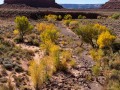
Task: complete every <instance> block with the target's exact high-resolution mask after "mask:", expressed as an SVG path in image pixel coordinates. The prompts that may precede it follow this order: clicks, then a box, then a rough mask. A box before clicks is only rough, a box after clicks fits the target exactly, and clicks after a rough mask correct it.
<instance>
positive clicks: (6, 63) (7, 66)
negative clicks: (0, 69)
mask: <svg viewBox="0 0 120 90" xmlns="http://www.w3.org/2000/svg"><path fill="white" fill-rule="evenodd" d="M3 66H4V67H5V69H7V70H12V69H13V64H12V62H11V61H10V60H7V61H3Z"/></svg>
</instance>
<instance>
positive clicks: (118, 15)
mask: <svg viewBox="0 0 120 90" xmlns="http://www.w3.org/2000/svg"><path fill="white" fill-rule="evenodd" d="M111 18H113V19H119V18H120V14H118V13H115V14H113V15H112V16H111Z"/></svg>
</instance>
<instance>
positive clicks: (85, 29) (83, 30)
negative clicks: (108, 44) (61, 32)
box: [75, 25, 98, 47]
mask: <svg viewBox="0 0 120 90" xmlns="http://www.w3.org/2000/svg"><path fill="white" fill-rule="evenodd" d="M75 32H76V34H77V35H79V36H81V38H82V41H84V42H86V43H89V44H90V45H91V46H92V47H95V46H96V45H95V43H94V42H93V40H95V41H96V38H97V36H96V35H97V33H98V32H97V31H96V30H95V29H94V28H93V25H80V26H79V28H78V29H76V30H75Z"/></svg>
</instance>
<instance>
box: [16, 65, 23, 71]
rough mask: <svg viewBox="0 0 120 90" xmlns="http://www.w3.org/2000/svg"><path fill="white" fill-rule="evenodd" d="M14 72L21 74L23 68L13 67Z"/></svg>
mask: <svg viewBox="0 0 120 90" xmlns="http://www.w3.org/2000/svg"><path fill="white" fill-rule="evenodd" d="M15 71H16V72H23V68H22V67H20V66H15Z"/></svg>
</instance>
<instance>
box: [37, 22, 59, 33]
mask: <svg viewBox="0 0 120 90" xmlns="http://www.w3.org/2000/svg"><path fill="white" fill-rule="evenodd" d="M36 28H37V30H38V31H39V32H40V33H42V32H43V31H45V30H48V29H49V30H53V29H57V28H56V26H55V25H54V24H51V23H38V24H37V25H36Z"/></svg>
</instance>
